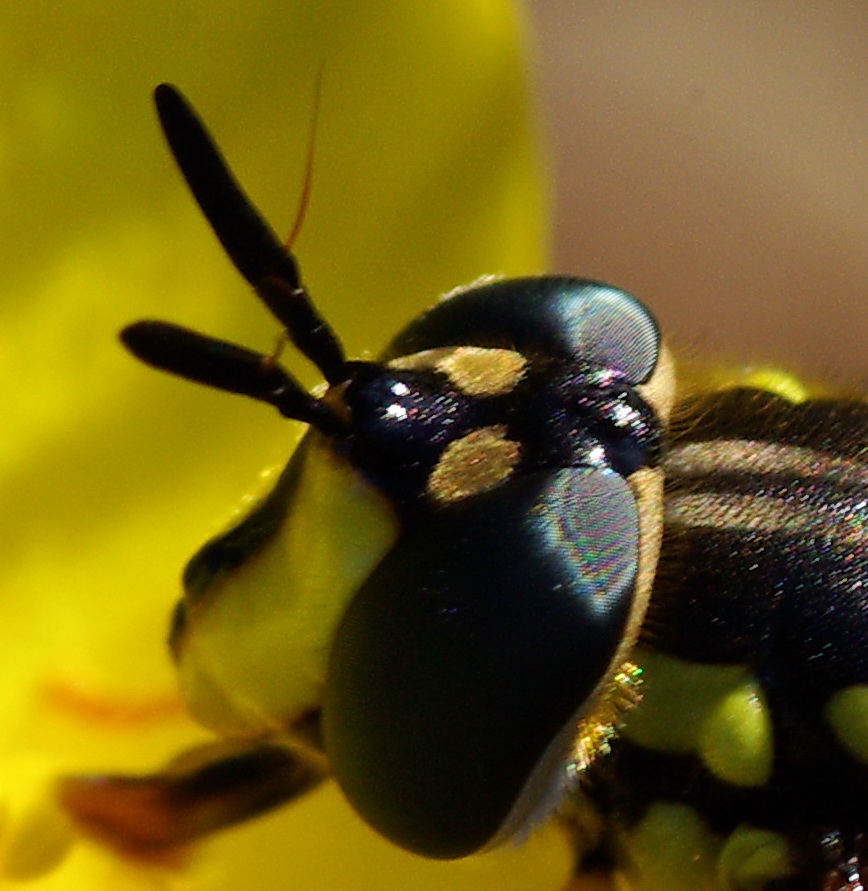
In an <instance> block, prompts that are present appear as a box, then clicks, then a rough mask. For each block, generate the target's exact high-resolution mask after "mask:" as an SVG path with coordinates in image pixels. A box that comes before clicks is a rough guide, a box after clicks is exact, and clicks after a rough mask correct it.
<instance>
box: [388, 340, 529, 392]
mask: <svg viewBox="0 0 868 891" xmlns="http://www.w3.org/2000/svg"><path fill="white" fill-rule="evenodd" d="M388 364H389V368H396V369H398V370H407V371H437V372H439V373H440V374H443V375H445V376H446V378H447V379H448V380H449V383H450V384H451V385H452V386H453V387H455V389H456V390H459V391H460V392H462V393H465V394H466V395H468V396H482V397H485V396H503V395H505V394H506V393H509V392H511V391H512V390H514V389H515V387H516V386H517V385H518V383H519V382H520V381H521V379H522V378H523V377H524V375H525V372H526V370H527V364H528V362H527V359H526V358H525V357H524V356H523V355H522V354H521V353H518V352H516V351H515V350H503V349H495V348H487V347H476V346H460V347H438V348H437V349H432V350H423V351H422V352H419V353H413V354H411V355H409V356H399V357H398V358H397V359H392V360H391V361H390V362H389V363H388Z"/></svg>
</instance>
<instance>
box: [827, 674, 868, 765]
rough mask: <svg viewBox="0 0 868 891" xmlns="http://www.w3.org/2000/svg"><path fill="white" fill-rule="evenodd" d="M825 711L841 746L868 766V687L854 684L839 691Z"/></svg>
mask: <svg viewBox="0 0 868 891" xmlns="http://www.w3.org/2000/svg"><path fill="white" fill-rule="evenodd" d="M823 711H824V714H825V716H826V720H827V721H828V722H829V726H831V728H832V731H833V732H834V734H835V736H837V737H838V740H839V741H840V743H841V745H843V746H844V747H845V748H846V749H847V751H848V752H849V753H850V754H851V755H852V756H853V757H854V758H856V759H857V760H858V761H861V762H862V763H863V764H868V686H866V685H865V684H854V685H853V686H852V687H846V688H845V689H843V690H839V691H838V692H837V693H836V694H835V695H834V696H832V698H831V699H830V700H829V701H828V702H827V703H826V707H825V708H824V710H823Z"/></svg>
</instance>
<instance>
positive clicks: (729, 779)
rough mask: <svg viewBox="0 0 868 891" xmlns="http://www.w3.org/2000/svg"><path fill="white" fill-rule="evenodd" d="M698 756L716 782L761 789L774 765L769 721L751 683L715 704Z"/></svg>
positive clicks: (757, 688) (758, 689) (756, 686)
mask: <svg viewBox="0 0 868 891" xmlns="http://www.w3.org/2000/svg"><path fill="white" fill-rule="evenodd" d="M699 755H700V757H701V758H702V760H703V762H704V763H705V766H706V767H707V768H708V769H709V770H710V771H711V772H712V773H713V774H714V775H715V776H716V777H717V778H718V779H721V780H723V781H724V782H726V783H732V784H733V785H734V786H745V787H751V786H762V785H764V784H765V783H767V782H768V780H769V777H770V776H771V772H772V766H773V763H774V751H773V731H772V719H771V715H770V714H769V710H768V705H767V704H766V701H765V696H763V692H762V688H761V687H760V686H759V684H758V683H756V681H754V680H752V679H751V680H748V681H746V682H745V683H743V684H740V685H739V686H738V687H736V688H735V689H734V690H731V691H730V692H729V693H727V694H726V695H725V696H724V697H723V698H722V699H720V700H719V702H718V703H717V705H716V706H715V707H714V708H713V709H712V711H711V713H710V714H709V715H708V717H707V718H706V719H705V721H704V722H703V725H702V730H701V731H700V738H699Z"/></svg>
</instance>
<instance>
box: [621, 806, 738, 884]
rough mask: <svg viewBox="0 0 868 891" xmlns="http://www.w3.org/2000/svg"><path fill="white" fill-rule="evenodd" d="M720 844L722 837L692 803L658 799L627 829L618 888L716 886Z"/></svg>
mask: <svg viewBox="0 0 868 891" xmlns="http://www.w3.org/2000/svg"><path fill="white" fill-rule="evenodd" d="M720 846H721V839H720V837H719V836H717V835H715V834H714V833H713V832H711V830H709V828H708V827H707V826H706V824H705V822H704V821H703V820H702V819H701V818H700V817H699V816H698V815H697V813H696V812H695V811H694V810H693V808H691V807H689V806H688V805H686V804H675V803H672V802H662V801H661V802H656V803H655V804H652V805H651V806H650V807H649V808H648V810H647V811H646V812H645V815H644V816H643V817H642V819H641V821H640V822H639V824H638V825H637V826H636V827H635V828H634V829H633V830H631V831H630V832H628V833H625V836H624V847H623V860H622V862H623V864H624V865H623V869H619V871H618V872H619V875H617V877H616V879H617V881H616V887H617V888H619V889H629V891H711V889H717V888H718V885H717V881H716V871H717V855H718V852H719V851H720ZM619 859H620V858H619ZM619 866H620V864H619Z"/></svg>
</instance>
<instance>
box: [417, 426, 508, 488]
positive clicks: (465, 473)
mask: <svg viewBox="0 0 868 891" xmlns="http://www.w3.org/2000/svg"><path fill="white" fill-rule="evenodd" d="M520 454H521V448H520V446H519V444H518V443H517V442H515V441H513V440H511V439H507V438H506V428H505V427H504V426H503V425H502V424H494V425H492V426H491V427H481V428H480V429H479V430H474V431H473V432H471V433H468V434H467V436H463V437H462V438H461V439H458V440H456V441H455V442H451V443H449V445H448V446H447V447H446V448H445V449H444V451H443V454H442V456H441V457H440V460H439V461H438V462H437V466H436V467H435V468H434V470H433V471H432V472H431V476H430V478H429V479H428V487H427V488H428V494H429V495H430V496H431V497H432V498H433V499H434V500H435V501H439V502H446V503H448V502H453V501H460V500H461V499H462V498H468V497H469V496H471V495H476V494H477V493H479V492H484V491H485V490H486V489H490V488H491V487H492V486H496V485H497V484H498V483H500V482H502V481H503V480H505V479H506V478H507V477H508V476H509V475H510V473H512V470H513V468H514V467H515V465H516V464H517V463H518V459H519V456H520Z"/></svg>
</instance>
